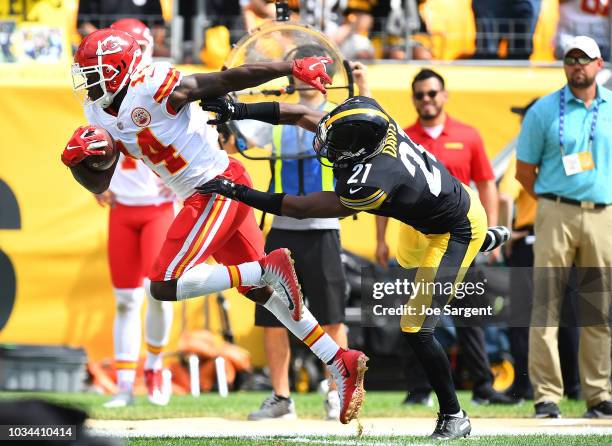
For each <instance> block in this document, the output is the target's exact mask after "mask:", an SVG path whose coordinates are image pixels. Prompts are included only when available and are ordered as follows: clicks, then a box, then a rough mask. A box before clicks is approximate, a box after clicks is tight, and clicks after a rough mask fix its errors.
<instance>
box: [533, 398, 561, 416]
mask: <svg viewBox="0 0 612 446" xmlns="http://www.w3.org/2000/svg"><path fill="white" fill-rule="evenodd" d="M535 417H536V418H561V411H560V410H559V406H557V405H556V404H555V403H550V402H548V401H545V402H543V403H538V404H536V405H535Z"/></svg>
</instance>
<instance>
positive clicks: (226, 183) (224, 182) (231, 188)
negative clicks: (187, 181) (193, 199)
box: [196, 177, 248, 201]
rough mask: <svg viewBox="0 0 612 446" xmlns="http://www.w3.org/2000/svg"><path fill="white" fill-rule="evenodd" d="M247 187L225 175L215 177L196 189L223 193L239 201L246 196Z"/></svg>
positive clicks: (210, 192) (207, 192)
mask: <svg viewBox="0 0 612 446" xmlns="http://www.w3.org/2000/svg"><path fill="white" fill-rule="evenodd" d="M246 189H248V188H247V187H246V186H245V185H243V184H236V183H234V182H233V181H231V180H228V179H227V178H223V177H217V178H213V179H212V180H210V181H209V182H207V183H204V184H202V185H201V186H198V187H196V190H197V191H198V192H199V193H200V194H204V195H206V194H219V195H223V196H224V197H228V198H234V199H236V200H238V201H240V199H241V198H243V197H244V193H245V192H246Z"/></svg>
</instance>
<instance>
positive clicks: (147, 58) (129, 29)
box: [110, 18, 153, 63]
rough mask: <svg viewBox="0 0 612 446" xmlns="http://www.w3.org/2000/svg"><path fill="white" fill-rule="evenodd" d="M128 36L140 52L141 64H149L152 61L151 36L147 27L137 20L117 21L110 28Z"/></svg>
mask: <svg viewBox="0 0 612 446" xmlns="http://www.w3.org/2000/svg"><path fill="white" fill-rule="evenodd" d="M110 27H111V28H112V29H118V30H120V31H125V32H126V33H128V34H130V35H131V36H132V37H133V38H134V39H136V42H138V45H140V49H141V50H142V60H143V62H146V63H149V62H151V61H152V60H153V35H152V34H151V30H150V29H149V27H148V26H147V25H145V24H144V23H142V22H141V21H140V20H138V19H131V18H127V19H119V20H117V21H116V22H115V23H113V24H112V25H111V26H110Z"/></svg>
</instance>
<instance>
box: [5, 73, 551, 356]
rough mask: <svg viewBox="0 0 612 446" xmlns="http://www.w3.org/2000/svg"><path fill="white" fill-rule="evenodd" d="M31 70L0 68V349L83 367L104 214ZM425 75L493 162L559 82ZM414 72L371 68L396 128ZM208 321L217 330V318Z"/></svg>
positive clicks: (62, 107) (101, 308)
mask: <svg viewBox="0 0 612 446" xmlns="http://www.w3.org/2000/svg"><path fill="white" fill-rule="evenodd" d="M33 68H35V71H32V70H31V69H27V68H23V67H21V68H20V67H7V66H2V65H0V109H1V110H3V116H2V119H1V120H0V135H2V140H1V142H0V179H1V180H3V181H4V182H6V183H7V184H8V186H9V187H10V188H11V189H12V191H13V192H14V193H15V195H16V197H17V200H18V203H19V206H20V209H21V222H22V227H21V229H20V230H1V229H0V250H2V251H3V252H4V253H6V254H7V255H8V256H9V257H10V259H11V261H12V263H13V265H14V267H15V271H16V274H17V297H16V302H15V307H14V311H13V313H12V315H11V318H10V320H9V321H8V323H7V325H6V326H5V327H4V329H3V330H2V332H1V333H0V342H26V343H49V344H69V345H74V346H81V345H82V346H85V347H86V348H87V350H88V353H89V355H90V357H91V358H92V359H99V358H102V357H108V356H111V355H112V342H111V336H112V315H113V304H114V302H113V297H112V293H111V287H110V280H109V274H108V270H107V265H106V249H105V243H106V221H107V211H106V210H104V209H101V208H100V207H98V206H97V205H96V204H95V202H94V200H93V198H92V197H91V195H90V194H89V193H88V192H87V191H85V190H84V189H83V188H81V187H80V186H79V185H78V184H77V183H76V182H75V181H74V180H73V179H72V177H71V175H70V173H69V171H68V169H67V168H65V167H64V166H63V165H62V164H61V162H60V153H61V151H62V149H63V147H64V145H65V143H66V140H67V139H68V137H69V136H70V135H71V134H72V131H73V129H74V128H75V127H76V126H77V125H79V124H81V123H83V120H84V119H83V117H82V111H81V108H80V105H79V103H78V102H77V101H76V100H75V98H74V97H73V95H72V93H71V90H70V84H69V74H68V71H67V70H66V69H64V68H57V67H55V68H54V67H52V66H48V67H45V66H44V65H38V66H34V67H33ZM192 68H193V67H184V68H183V69H184V70H185V71H189V70H191V69H192ZM435 68H436V69H438V70H439V71H440V73H441V74H442V75H443V76H445V77H446V79H447V82H448V88H449V90H450V92H451V98H450V102H449V104H448V111H449V112H450V113H451V114H453V115H454V116H455V117H457V118H459V119H461V120H463V121H465V122H467V123H469V124H472V125H474V126H476V127H477V128H478V129H479V130H480V131H481V132H482V134H483V137H484V140H485V143H486V146H487V151H488V153H489V155H491V156H492V155H493V154H494V153H495V152H496V151H497V150H499V149H500V148H501V147H503V146H504V144H505V143H507V142H508V141H509V140H510V139H511V138H512V137H513V136H514V134H515V133H516V131H517V130H518V119H517V118H516V116H515V115H512V114H511V113H510V111H509V108H510V106H512V105H521V104H525V103H527V102H528V101H529V100H530V99H531V98H533V97H534V96H537V95H541V94H544V93H548V92H550V91H552V90H554V89H556V88H558V87H559V86H561V85H562V83H563V74H562V72H561V70H560V69H558V68H557V69H546V68H538V69H536V68H533V69H518V68H468V67H452V66H447V65H440V66H437V67H435ZM418 69H419V67H418V66H415V65H392V66H391V65H386V66H383V65H381V66H372V67H370V70H369V71H370V80H371V84H372V90H373V93H374V96H375V97H376V98H377V99H378V100H379V101H380V102H381V104H382V105H383V106H384V107H385V108H386V109H387V110H388V111H389V112H390V113H391V114H392V115H393V116H395V117H396V119H397V121H398V122H399V123H400V124H401V125H407V124H409V123H411V122H412V121H413V120H414V119H415V114H414V112H413V108H412V105H411V102H410V95H409V83H410V79H411V78H412V76H413V75H414V74H415V72H416V71H417V70H418ZM18 70H19V71H18ZM246 165H247V168H248V170H249V172H250V173H251V174H252V176H253V178H254V181H255V184H256V185H257V186H259V187H260V188H263V187H265V186H266V185H267V183H268V178H269V173H268V165H267V163H265V162H253V161H249V162H246ZM391 231H392V232H393V231H394V230H393V229H391ZM369 234H372V237H369V236H368V235H369ZM373 234H374V229H373V219H372V218H371V216H368V215H361V216H360V217H359V219H358V220H357V221H353V220H350V219H348V220H346V221H344V222H343V223H342V238H343V244H344V246H345V247H346V248H348V249H350V250H352V251H355V252H357V253H359V254H362V255H366V256H371V254H372V253H373V250H374V238H373ZM0 286H2V284H0ZM228 295H229V298H230V304H231V306H232V312H231V320H232V323H233V328H234V330H235V333H236V336H237V341H238V343H239V344H240V345H243V346H245V347H247V348H248V349H249V350H251V351H252V352H253V354H254V360H255V362H256V363H258V364H261V363H263V354H262V348H261V337H260V334H259V332H257V331H253V328H252V313H253V309H252V304H250V303H249V302H247V301H246V300H245V299H243V298H241V297H239V296H237V294H236V293H235V292H231V293H228ZM211 306H214V305H211ZM175 309H176V316H175V326H174V329H173V332H172V338H171V343H170V350H173V349H175V348H176V340H177V337H178V334H179V331H180V329H181V313H182V311H181V304H175ZM186 311H187V315H188V317H187V319H188V321H189V322H188V325H189V326H190V327H202V324H203V300H202V299H193V300H191V301H190V302H188V303H187V304H186ZM211 320H212V321H213V323H214V324H215V325H214V326H218V324H217V321H218V317H217V316H216V313H213V314H212V316H211Z"/></svg>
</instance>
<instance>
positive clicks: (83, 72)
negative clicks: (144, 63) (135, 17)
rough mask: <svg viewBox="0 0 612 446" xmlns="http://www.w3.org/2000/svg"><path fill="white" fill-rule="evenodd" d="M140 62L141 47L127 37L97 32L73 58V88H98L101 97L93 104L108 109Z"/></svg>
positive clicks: (111, 30)
mask: <svg viewBox="0 0 612 446" xmlns="http://www.w3.org/2000/svg"><path fill="white" fill-rule="evenodd" d="M141 59H142V51H141V50H140V46H139V45H138V42H136V39H134V38H133V37H132V36H131V35H129V34H128V33H126V32H124V31H119V30H115V29H110V28H105V29H100V30H97V31H94V32H92V33H91V34H89V35H88V36H87V37H85V38H84V39H83V41H82V42H81V44H80V45H79V48H78V49H77V51H76V53H75V55H74V64H72V88H73V90H74V91H79V90H81V91H82V90H87V91H88V92H89V90H90V89H91V88H93V87H95V86H98V85H99V86H100V88H101V90H102V95H101V96H100V97H98V98H96V99H95V100H93V102H94V103H98V104H99V105H100V107H102V108H106V107H108V106H109V105H110V104H111V103H112V102H113V98H114V97H115V95H116V94H117V92H119V91H120V90H121V89H122V88H123V87H124V86H125V85H126V84H127V83H128V81H129V80H130V76H131V75H132V74H133V73H134V71H135V70H136V67H137V66H138V64H139V63H140V61H141ZM89 99H90V100H92V99H91V97H90V98H89Z"/></svg>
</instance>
